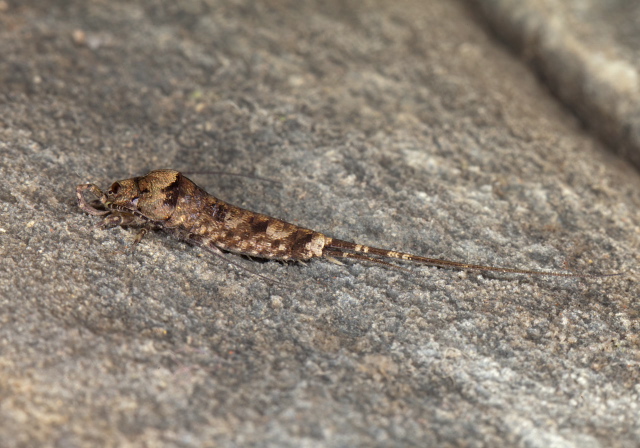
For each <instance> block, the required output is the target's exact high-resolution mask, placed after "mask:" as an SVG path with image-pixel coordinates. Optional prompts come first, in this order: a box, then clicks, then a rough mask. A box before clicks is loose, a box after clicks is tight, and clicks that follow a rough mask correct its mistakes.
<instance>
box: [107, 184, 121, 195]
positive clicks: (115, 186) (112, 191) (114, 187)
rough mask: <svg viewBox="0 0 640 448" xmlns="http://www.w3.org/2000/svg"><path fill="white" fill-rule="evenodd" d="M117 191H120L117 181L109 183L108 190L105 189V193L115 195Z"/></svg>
mask: <svg viewBox="0 0 640 448" xmlns="http://www.w3.org/2000/svg"><path fill="white" fill-rule="evenodd" d="M118 191H120V184H119V183H118V182H114V183H113V185H111V188H109V191H107V193H109V194H113V195H116V194H118Z"/></svg>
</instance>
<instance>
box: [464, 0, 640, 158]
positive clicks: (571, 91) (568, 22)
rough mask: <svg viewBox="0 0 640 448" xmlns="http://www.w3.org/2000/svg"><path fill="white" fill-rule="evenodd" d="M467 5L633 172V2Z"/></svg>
mask: <svg viewBox="0 0 640 448" xmlns="http://www.w3.org/2000/svg"><path fill="white" fill-rule="evenodd" d="M471 3H474V4H476V5H478V6H479V7H480V9H481V10H482V11H483V12H484V13H485V17H486V18H487V19H488V23H490V24H491V25H492V27H493V29H494V30H495V31H496V33H497V34H498V35H499V36H501V37H502V38H503V39H504V41H505V42H506V43H507V44H508V45H509V46H511V47H512V48H514V49H516V50H517V51H518V52H520V53H522V54H523V55H524V56H525V58H526V59H528V60H529V61H530V62H531V64H532V66H533V67H534V68H535V69H536V70H537V71H538V73H540V74H541V75H542V77H543V78H544V80H545V82H546V84H547V85H548V86H549V87H550V88H551V90H552V91H553V92H554V93H555V94H556V95H557V96H558V97H559V98H560V99H562V100H563V101H564V103H565V104H566V105H567V106H568V107H569V108H570V109H571V110H573V111H575V113H576V114H577V115H578V116H579V117H580V118H581V119H582V120H584V122H585V123H586V124H587V126H588V127H589V128H590V129H591V130H593V131H594V132H595V133H596V134H597V135H599V136H601V137H602V138H603V139H604V140H605V142H607V143H608V144H609V147H610V148H611V149H612V150H614V151H615V152H617V153H618V154H619V155H621V156H623V157H625V158H627V159H629V160H630V161H631V162H632V163H634V164H635V165H636V167H637V168H639V169H640V62H639V61H640V2H635V1H625V0H617V1H616V0H611V1H602V0H471Z"/></svg>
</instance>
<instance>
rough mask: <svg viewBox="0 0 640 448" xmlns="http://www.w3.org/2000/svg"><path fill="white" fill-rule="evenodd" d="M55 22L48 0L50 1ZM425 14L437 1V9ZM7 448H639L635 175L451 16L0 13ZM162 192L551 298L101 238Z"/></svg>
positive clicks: (86, 10) (245, 10) (124, 6)
mask: <svg viewBox="0 0 640 448" xmlns="http://www.w3.org/2000/svg"><path fill="white" fill-rule="evenodd" d="M45 3H47V4H46V5H45ZM425 3H426V4H425ZM0 48H2V49H3V50H2V57H1V58H0V153H1V155H2V163H1V164H0V175H1V176H2V180H3V182H2V183H1V184H0V210H1V212H0V213H1V216H2V218H1V219H0V255H1V258H0V318H1V319H2V323H1V325H0V391H1V396H2V399H1V401H0V438H1V439H2V441H3V446H8V447H12V446H36V445H39V446H65V447H69V446H89V445H93V446H143V445H144V446H160V445H168V446H185V447H188V446H194V447H195V446H281V447H282V446H292V447H294V446H295V447H300V446H332V447H342V446H403V445H406V446H414V445H417V446H528V447H538V446H539V447H549V446H558V447H564V446H581V447H597V446H637V445H638V444H640V424H639V422H638V414H639V409H638V407H639V402H640V399H639V394H640V364H639V362H640V356H639V355H640V347H639V343H640V341H639V338H638V332H639V330H640V323H639V321H638V316H639V312H640V302H639V301H638V297H639V296H640V288H639V287H638V284H637V281H636V280H637V275H638V269H637V261H638V236H639V235H640V215H639V213H638V210H639V209H640V180H639V179H638V173H637V172H636V171H635V170H634V169H633V168H632V167H631V166H630V165H629V164H627V163H626V162H625V161H623V160H621V159H618V158H616V157H615V156H614V155H613V154H612V153H611V152H610V151H609V150H608V149H607V148H606V147H605V146H603V144H602V143H600V142H599V141H598V140H596V139H595V138H594V137H593V135H591V133H590V132H589V131H587V130H585V129H584V128H583V127H581V126H580V124H579V123H578V122H577V120H576V119H575V118H574V117H573V116H572V115H571V113H570V112H568V111H567V110H566V109H565V108H563V106H562V105H561V104H559V103H558V102H556V100H555V99H554V98H553V97H552V96H551V95H550V94H549V93H548V92H547V90H546V89H545V87H544V86H542V85H540V84H539V82H538V80H537V79H536V77H535V75H534V74H532V73H531V72H530V71H529V69H528V67H527V66H526V65H525V64H523V63H522V62H521V61H519V60H518V59H517V58H515V57H514V56H513V55H511V54H509V53H508V52H507V51H505V49H504V48H503V47H502V45H501V44H500V43H498V42H496V41H495V40H494V38H493V37H492V36H491V35H490V34H489V33H488V32H487V30H486V29H485V27H484V25H483V24H482V23H480V22H479V17H478V15H477V14H476V13H475V12H474V11H473V10H472V9H471V8H470V7H469V6H468V5H467V4H465V3H458V2H453V1H448V0H434V1H431V2H421V1H417V0H413V1H412V0H402V1H400V2H394V3H393V5H391V3H390V2H384V1H381V0H380V1H366V2H355V1H353V2H352V1H346V2H344V1H329V2H326V1H325V2H320V1H317V2H313V1H305V2H284V1H268V2H262V3H254V2H252V1H248V0H247V1H245V0H238V1H233V2H214V1H209V2H207V1H200V0H186V1H181V2H173V1H168V0H167V1H165V2H162V1H151V0H149V1H136V2H130V1H109V2H84V1H79V0H69V1H65V2H36V1H26V2H0ZM155 168H174V169H180V170H185V171H188V170H190V171H202V170H210V171H214V170H223V171H225V172H235V173H253V174H255V175H258V176H263V177H267V178H272V179H276V180H279V181H281V183H282V184H281V185H276V184H273V183H269V182H261V181H259V180H256V179H247V178H235V177H231V176H224V175H209V176H207V175H193V176H190V177H192V178H193V179H194V180H195V181H196V182H198V183H199V184H200V185H202V186H203V187H205V188H206V189H207V190H208V191H210V192H211V193H212V194H215V195H216V196H218V197H220V198H222V199H224V200H227V201H230V202H232V203H235V204H236V205H240V206H243V207H246V208H250V209H252V210H256V211H260V212H263V213H268V214H271V215H273V216H277V217H279V218H282V219H286V220H289V221H291V222H295V223H297V224H300V225H303V226H305V227H310V228H314V229H316V230H319V231H323V232H325V233H326V234H328V235H330V236H335V237H338V238H343V239H351V240H356V241H358V242H361V243H365V244H371V245H376V246H381V247H386V248H392V249H397V250H406V251H410V252H413V253H417V254H423V255H427V256H436V257H443V258H448V259H452V260H468V261H471V262H477V263H487V264H494V265H502V266H514V267H522V268H531V269H554V270H565V269H575V270H577V271H580V272H612V271H615V272H623V273H624V274H623V275H622V276H620V277H614V278H609V279H575V278H572V279H563V278H552V277H527V276H513V275H511V276H510V275H500V274H491V275H489V274H483V273H476V272H456V271H447V270H440V269H435V268H428V267H420V266H409V267H408V268H409V269H410V272H405V271H402V270H394V269H390V268H387V267H385V266H372V265H369V264H363V263H351V262H349V263H347V265H346V266H337V265H334V264H332V263H329V262H326V261H322V260H319V261H314V262H311V263H308V264H306V265H299V264H281V263H277V262H266V263H261V262H258V261H252V260H245V259H242V258H239V257H235V256H232V255H230V256H229V257H230V259H232V260H233V261H236V262H238V263H241V264H243V265H244V266H247V267H248V268H249V269H252V270H256V271H258V272H259V273H261V274H263V275H266V276H269V277H272V278H278V279H279V280H281V281H283V282H285V283H286V284H287V285H289V286H290V287H289V288H283V287H280V286H272V285H269V284H267V283H265V282H264V281H263V280H261V279H260V278H258V277H256V276H253V275H251V274H249V273H247V272H246V271H243V270H238V269H237V268H235V267H234V266H230V265H229V264H228V263H225V262H223V261H221V260H220V259H217V258H215V257H212V256H211V255H210V254H208V253H206V252H204V251H202V250H200V249H198V248H194V247H190V246H187V245H185V244H183V243H181V242H179V241H175V240H173V239H171V238H169V237H167V236H165V235H162V234H153V235H149V236H147V237H146V238H145V240H144V241H143V242H142V243H141V244H140V245H139V246H138V248H137V249H136V251H135V252H134V253H133V254H131V253H129V251H128V248H129V246H130V244H131V242H132V240H133V237H134V235H135V234H134V232H132V231H130V230H125V229H111V230H99V229H96V228H94V225H95V223H96V222H97V219H96V218H95V217H92V216H88V215H86V214H84V213H82V212H81V211H80V210H79V209H78V207H77V206H76V203H75V187H76V185H77V184H80V183H85V182H92V183H96V184H98V185H100V186H101V187H103V188H107V187H108V186H109V185H110V183H111V182H113V181H114V180H116V179H122V178H127V177H131V176H133V175H140V174H144V173H145V172H147V171H149V170H151V169H155Z"/></svg>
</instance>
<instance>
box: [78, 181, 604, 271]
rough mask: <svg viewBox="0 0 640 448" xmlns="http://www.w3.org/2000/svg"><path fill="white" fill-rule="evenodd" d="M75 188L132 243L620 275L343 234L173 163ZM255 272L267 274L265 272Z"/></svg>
mask: <svg viewBox="0 0 640 448" xmlns="http://www.w3.org/2000/svg"><path fill="white" fill-rule="evenodd" d="M76 192H77V197H78V205H79V207H80V208H81V209H82V210H84V211H85V212H87V213H89V214H91V215H96V216H102V221H101V222H100V224H99V226H101V227H102V228H109V227H116V226H123V227H138V228H140V233H139V234H138V235H137V237H136V238H135V240H134V246H135V245H136V244H138V243H139V242H140V241H141V240H142V238H143V237H144V235H145V234H146V233H147V232H148V231H149V230H163V231H165V232H167V233H169V234H172V235H173V236H175V237H177V238H179V239H181V240H184V241H187V242H189V243H192V244H194V245H198V246H202V247H204V248H206V249H207V250H209V251H211V252H213V253H214V254H216V255H218V256H221V257H223V258H224V256H223V251H226V252H232V253H236V254H241V255H247V256H250V257H256V258H264V259H271V260H283V261H286V260H292V261H306V260H311V259H313V258H325V259H329V260H331V261H336V262H337V259H340V258H351V259H355V260H362V261H370V262H374V263H379V264H384V265H387V266H393V267H397V268H399V267H400V266H398V265H396V264H393V263H390V262H389V261H391V260H401V261H408V262H414V263H420V264H425V265H430V266H438V267H442V268H452V269H466V270H474V271H494V272H507V273H513V274H526V275H548V276H556V277H605V276H610V275H616V274H574V273H567V272H556V271H536V270H528V269H515V268H507V267H496V266H483V265H478V264H471V263H465V262H457V261H448V260H441V259H436V258H427V257H422V256H418V255H413V254H409V253H404V252H396V251H392V250H387V249H380V248H376V247H370V246H365V245H362V244H356V243H352V242H349V241H343V240H339V239H336V238H331V237H328V236H326V235H324V234H322V233H320V232H316V231H314V230H311V229H306V228H304V227H300V226H297V225H295V224H291V223H288V222H286V221H282V220H280V219H276V218H273V217H271V216H267V215H263V214H260V213H256V212H252V211H250V210H245V209H243V208H240V207H236V206H235V205H231V204H229V203H227V202H224V201H222V200H220V199H218V198H215V197H214V196H212V195H210V194H209V193H207V192H206V191H205V190H203V189H202V188H200V187H198V186H197V185H196V184H195V183H194V182H192V181H191V180H189V179H188V178H187V177H186V176H184V175H183V174H182V173H180V172H178V171H174V170H156V171H151V172H150V173H148V174H146V175H144V176H142V177H134V178H131V179H126V180H120V181H117V182H114V183H113V184H112V185H111V187H110V188H109V189H108V190H107V191H106V192H103V191H101V190H100V189H99V188H98V187H97V186H96V185H93V184H82V185H78V187H77V191H76ZM87 193H90V194H92V195H94V196H95V198H94V200H92V201H89V200H87V197H86V195H87ZM96 199H97V200H96ZM225 260H226V261H227V262H229V263H232V264H234V265H236V266H240V267H242V266H241V265H238V264H237V263H234V262H232V261H231V260H228V259H226V258H225ZM242 268H244V267H242ZM245 269H246V268H245ZM401 269H403V268H401ZM254 274H256V275H258V276H260V277H262V278H266V277H264V276H262V275H260V274H257V273H254ZM266 279H267V280H269V281H273V280H272V279H268V278H266Z"/></svg>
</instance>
